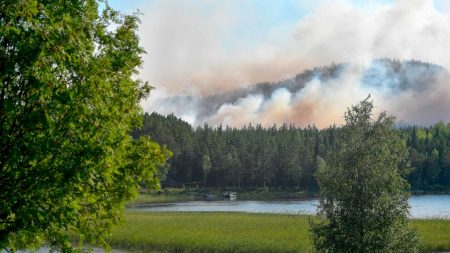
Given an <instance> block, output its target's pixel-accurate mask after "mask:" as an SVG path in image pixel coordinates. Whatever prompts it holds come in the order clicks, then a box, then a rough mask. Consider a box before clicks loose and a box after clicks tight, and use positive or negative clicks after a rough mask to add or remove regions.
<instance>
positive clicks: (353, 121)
mask: <svg viewBox="0 0 450 253" xmlns="http://www.w3.org/2000/svg"><path fill="white" fill-rule="evenodd" d="M372 108H373V104H372V102H371V101H369V98H367V99H366V100H364V101H362V102H361V103H360V104H358V105H356V106H352V107H351V108H350V109H348V110H347V112H346V114H345V120H346V125H345V126H344V128H343V137H342V145H341V148H340V149H338V150H336V151H335V153H334V154H332V155H331V156H330V158H329V160H328V165H325V166H324V164H323V162H322V163H321V166H320V168H321V170H320V171H319V173H318V180H319V185H320V202H319V203H320V204H319V214H320V216H321V217H322V218H323V220H322V221H321V222H319V223H314V224H312V228H311V231H312V235H313V239H314V245H315V247H316V249H317V250H318V251H320V252H340V253H343V252H417V249H416V236H415V232H414V231H412V230H410V229H409V227H408V209H409V206H408V197H409V185H408V183H407V181H406V180H405V179H404V178H403V177H402V176H403V175H405V174H406V173H407V172H408V167H407V162H406V161H407V148H406V145H405V143H404V142H403V141H402V140H401V139H400V136H399V135H398V132H396V131H395V130H394V128H393V126H394V118H393V117H390V116H387V115H386V114H385V113H382V114H380V115H379V117H378V118H377V119H376V120H372V119H371V116H372V115H371V113H372Z"/></svg>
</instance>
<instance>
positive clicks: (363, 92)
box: [110, 0, 450, 127]
mask: <svg viewBox="0 0 450 253" xmlns="http://www.w3.org/2000/svg"><path fill="white" fill-rule="evenodd" d="M110 2H111V5H112V6H113V7H115V8H118V9H120V10H122V11H123V12H133V11H134V10H136V9H139V10H140V11H141V12H142V13H143V15H141V21H142V22H141V25H140V31H139V34H140V39H141V45H142V47H143V48H144V49H145V50H146V52H147V55H146V56H144V59H143V60H144V66H143V68H142V70H141V72H140V74H139V76H138V77H139V78H141V79H143V80H148V81H149V82H150V84H151V85H152V86H154V87H155V89H154V90H153V92H152V94H151V96H150V97H149V98H148V99H147V100H146V101H143V102H142V103H141V105H142V107H143V108H144V110H145V111H146V112H149V113H151V112H153V111H156V112H158V113H162V114H169V113H172V112H173V113H174V114H175V115H176V116H178V117H181V118H182V119H183V120H185V121H187V122H189V123H190V124H192V125H194V126H197V125H202V124H204V123H205V122H207V123H209V124H210V125H218V124H223V125H226V124H228V125H231V126H235V127H241V126H242V125H244V124H248V123H249V122H252V123H262V124H263V125H264V126H270V125H273V124H274V123H276V124H278V125H279V124H282V123H283V122H287V123H295V124H296V125H297V126H301V127H302V126H307V125H308V124H315V125H316V126H318V127H327V126H328V125H330V124H333V123H336V124H337V125H339V124H341V123H342V122H343V118H342V113H343V111H344V110H345V108H346V107H347V106H349V105H351V104H356V103H357V102H358V101H360V100H362V99H364V98H365V97H366V96H367V95H368V94H369V93H370V94H371V95H372V97H373V99H374V102H375V105H376V111H377V112H379V111H384V110H386V111H388V112H389V113H392V114H395V115H397V116H398V120H399V121H400V122H402V123H404V124H419V125H431V124H434V123H436V122H437V121H440V120H442V121H444V122H445V121H449V120H450V112H449V111H448V110H447V109H446V108H449V105H450V88H449V87H450V85H449V84H448V81H447V80H448V78H447V76H448V72H447V70H448V69H449V67H450V51H449V50H448V45H449V44H450V27H449V26H448V24H449V23H450V8H449V5H450V4H449V2H448V1H446V0H379V1H360V0H342V1H328V0H320V1H304V0H287V1H256V0H250V1H245V2H244V3H242V2H241V1H172V0H167V1H166V0H165V1H162V0H155V1H134V2H130V3H129V4H128V3H127V4H124V3H123V2H121V1H114V0H113V1H110ZM378 59H391V60H392V61H393V62H385V63H386V64H385V63H383V62H380V61H379V60H378ZM374 60H375V63H374V62H373V61H374ZM397 61H399V62H397ZM414 61H419V62H421V63H430V64H431V65H426V64H413V63H414ZM333 63H334V64H335V65H337V67H338V72H336V73H334V74H335V76H333V78H328V79H322V78H321V77H320V75H321V73H320V72H321V71H323V70H326V69H330V68H333ZM341 63H344V65H341ZM334 67H336V66H334ZM397 67H399V68H400V69H396V68H397ZM308 70H313V73H311V72H309V73H310V74H311V75H310V76H309V77H308V78H306V79H304V80H302V81H301V82H299V80H298V79H297V78H298V75H302V73H306V74H308ZM305 71H306V72H305ZM397 71H400V72H397ZM392 72H394V75H391V74H392ZM424 73H425V75H426V76H427V77H426V78H428V77H431V79H426V78H422V77H419V75H422V74H424ZM368 78H370V79H371V80H368ZM404 80H407V82H408V83H409V84H408V85H409V86H408V87H403V84H402V83H401V82H403V81H404ZM425 81H426V82H425ZM283 82H284V83H285V84H283ZM288 82H296V85H294V86H295V87H292V86H289V84H287V83H288ZM262 83H263V84H262ZM368 83H369V84H368ZM258 84H259V85H258ZM269 84H272V85H275V86H273V87H269ZM254 85H257V86H254ZM288 86H289V87H288ZM399 87H400V89H399ZM261 89H263V90H264V91H262V90H261Z"/></svg>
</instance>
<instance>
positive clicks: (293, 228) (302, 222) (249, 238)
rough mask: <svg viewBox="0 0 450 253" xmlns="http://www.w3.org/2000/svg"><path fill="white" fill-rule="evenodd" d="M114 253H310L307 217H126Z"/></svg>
mask: <svg viewBox="0 0 450 253" xmlns="http://www.w3.org/2000/svg"><path fill="white" fill-rule="evenodd" d="M125 218H126V223H125V225H124V226H122V227H119V228H117V229H115V230H114V231H113V232H112V235H111V236H110V237H109V239H108V241H109V242H110V244H111V246H113V247H114V248H122V249H129V250H131V251H133V252H134V251H138V250H140V251H143V252H148V251H151V250H153V251H155V250H159V251H163V252H299V251H300V252H311V251H312V248H311V242H310V239H309V233H308V226H309V225H308V219H309V216H298V215H271V214H244V213H217V212H215V213H187V212H185V213H181V212H180V213H171V212H161V213H143V212H128V213H127V214H126V216H125Z"/></svg>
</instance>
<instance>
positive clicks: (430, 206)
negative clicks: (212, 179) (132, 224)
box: [130, 195, 450, 218]
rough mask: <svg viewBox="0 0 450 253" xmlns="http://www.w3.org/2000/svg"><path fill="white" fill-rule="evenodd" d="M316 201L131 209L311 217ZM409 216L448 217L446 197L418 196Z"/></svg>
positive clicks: (180, 204)
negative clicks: (309, 215)
mask: <svg viewBox="0 0 450 253" xmlns="http://www.w3.org/2000/svg"><path fill="white" fill-rule="evenodd" d="M317 204H318V201H317V199H311V200H288V201H189V202H177V203H169V204H152V205H142V206H138V207H133V208H130V209H132V210H133V209H134V210H141V211H149V212H156V211H170V212H246V213H283V214H314V213H315V212H316V207H317ZM409 204H410V206H411V217H413V218H450V195H420V196H413V197H411V199H410V201H409Z"/></svg>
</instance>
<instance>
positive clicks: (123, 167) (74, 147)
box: [0, 0, 170, 251]
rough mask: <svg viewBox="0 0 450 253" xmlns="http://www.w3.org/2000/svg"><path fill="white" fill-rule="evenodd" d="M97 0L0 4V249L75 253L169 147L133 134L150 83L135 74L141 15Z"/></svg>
mask: <svg viewBox="0 0 450 253" xmlns="http://www.w3.org/2000/svg"><path fill="white" fill-rule="evenodd" d="M98 9H99V3H98V2H97V1H94V0H74V1H37V0H29V1H9V0H7V1H1V2H0V249H5V248H7V249H10V250H13V251H14V250H16V249H20V248H36V247H39V246H40V245H41V244H42V243H44V242H47V243H49V244H50V246H52V247H56V246H58V247H60V248H63V249H64V250H65V251H70V243H69V242H68V240H67V237H66V233H67V231H74V232H76V233H79V234H80V235H81V238H82V239H83V240H84V241H86V242H88V243H97V244H100V245H104V240H103V238H104V236H105V234H107V233H108V231H109V229H110V227H111V226H112V225H113V224H116V223H117V222H119V220H120V217H121V216H120V214H121V211H122V208H123V202H124V201H125V200H128V199H131V198H132V197H133V196H135V194H136V191H137V189H138V187H139V184H140V183H141V182H143V181H145V182H146V183H147V185H149V186H151V187H157V185H158V178H156V177H155V175H156V174H157V171H158V168H159V166H160V165H161V164H163V163H164V161H165V160H166V159H167V158H168V156H169V155H170V153H169V151H168V150H167V149H165V148H161V147H160V146H159V145H157V144H155V143H153V142H152V141H150V139H149V138H148V137H142V138H140V139H136V140H133V139H132V138H131V137H130V136H129V132H130V131H131V130H132V128H133V127H136V125H137V124H138V123H140V122H141V115H140V110H141V109H140V107H139V101H140V99H141V98H143V97H145V96H146V95H147V94H148V92H149V90H150V87H149V86H148V84H147V83H143V82H141V81H139V80H135V79H133V78H132V77H133V76H134V75H135V74H137V68H138V67H139V66H140V65H141V54H142V53H143V49H142V48H140V47H139V45H138V37H137V35H136V33H135V32H136V29H137V23H138V19H137V17H136V16H121V15H119V14H118V13H117V12H115V11H113V10H111V9H110V8H109V7H108V6H106V7H105V8H104V11H103V13H102V14H99V11H98Z"/></svg>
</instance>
